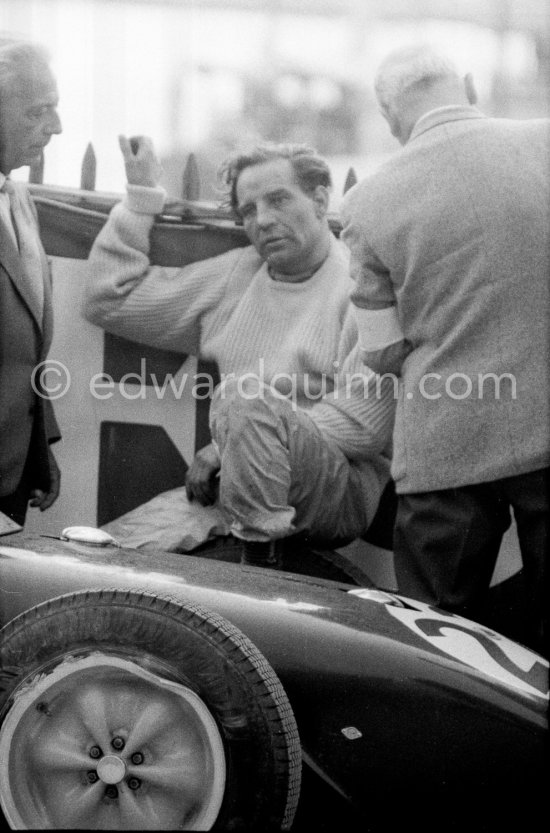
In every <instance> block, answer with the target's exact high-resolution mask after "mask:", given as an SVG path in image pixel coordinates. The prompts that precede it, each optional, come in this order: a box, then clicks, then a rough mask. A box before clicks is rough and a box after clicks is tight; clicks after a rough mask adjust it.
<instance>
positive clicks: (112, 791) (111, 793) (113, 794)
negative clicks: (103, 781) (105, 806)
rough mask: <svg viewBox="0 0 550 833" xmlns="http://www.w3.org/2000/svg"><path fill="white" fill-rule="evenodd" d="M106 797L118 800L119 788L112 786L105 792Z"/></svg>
mask: <svg viewBox="0 0 550 833" xmlns="http://www.w3.org/2000/svg"><path fill="white" fill-rule="evenodd" d="M105 795H106V796H107V798H118V788H117V787H115V785H114V784H110V785H109V786H108V787H107V788H106V790H105Z"/></svg>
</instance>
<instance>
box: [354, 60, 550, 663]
mask: <svg viewBox="0 0 550 833" xmlns="http://www.w3.org/2000/svg"><path fill="white" fill-rule="evenodd" d="M375 86H376V93H377V97H378V101H379V104H380V108H381V111H382V114H383V115H384V117H385V118H386V120H387V121H388V124H389V126H390V129H391V131H392V133H393V135H394V136H395V137H396V138H397V139H398V140H399V142H400V143H401V144H402V145H403V146H404V147H403V149H402V150H401V152H400V153H398V154H396V156H395V157H394V158H393V159H392V160H390V162H389V163H387V164H386V165H384V166H382V168H381V169H380V170H378V171H376V172H375V173H374V174H373V175H372V176H371V177H369V178H368V179H367V180H365V181H364V182H362V183H360V184H359V185H358V186H356V187H355V188H354V189H352V190H351V191H350V192H349V193H348V195H347V199H346V200H345V204H344V207H343V217H344V232H343V238H344V240H345V241H346V242H347V244H348V245H349V247H350V249H351V255H352V267H351V268H352V274H353V277H354V278H355V279H356V281H357V287H356V289H355V291H354V293H353V295H352V301H353V302H354V304H355V306H356V315H357V320H358V324H359V330H360V334H361V335H360V338H361V343H362V348H363V358H364V360H365V361H366V362H367V364H369V366H370V367H372V368H373V369H374V370H377V371H379V372H382V373H385V372H393V373H396V374H399V375H400V376H401V379H402V384H401V386H400V396H399V403H398V407H397V416H396V425H395V432H394V456H393V463H392V473H393V477H394V479H395V481H396V490H397V492H398V494H399V506H398V513H397V524H396V531H395V544H394V548H395V560H396V574H397V579H398V583H399V588H400V590H401V592H403V593H404V594H405V595H409V596H411V597H413V598H417V599H422V600H424V601H427V602H431V603H435V604H438V605H439V606H441V607H443V608H446V609H448V610H451V611H454V612H457V613H462V614H465V615H467V616H470V617H471V618H473V619H477V618H478V617H479V618H481V619H482V620H483V616H484V612H483V611H484V606H485V600H486V597H487V591H488V587H489V582H490V579H491V575H492V572H493V568H494V565H495V560H496V558H497V554H498V552H499V547H500V543H501V540H502V536H503V533H504V531H505V530H506V528H507V527H508V526H509V524H510V508H512V509H513V511H514V515H515V519H516V522H517V527H518V536H519V542H520V548H521V554H522V560H523V572H524V578H525V585H526V588H527V597H526V605H525V610H526V613H525V631H524V633H523V634H522V635H521V636H522V638H524V639H525V640H528V641H529V642H530V643H531V644H532V645H534V646H536V647H538V648H539V649H543V648H546V649H547V647H548V645H547V643H546V639H547V638H548V635H547V622H548V598H547V591H548V572H547V552H546V550H547V547H548V527H549V518H550V507H549V488H548V481H549V468H548V466H549V464H550V411H549V405H550V393H549V385H548V382H549V375H548V357H549V348H550V337H549V327H548V322H549V319H550V302H549V272H550V177H549V173H550V120H548V119H528V120H516V119H497V118H488V117H487V116H485V115H484V114H483V113H482V112H481V111H480V110H479V109H478V108H477V107H476V106H475V104H476V93H475V88H474V85H473V81H472V78H471V76H470V75H467V76H465V78H462V77H460V75H459V74H458V72H457V71H456V69H455V68H454V66H453V65H452V64H451V63H450V62H449V61H448V60H447V59H446V58H445V57H444V56H441V55H440V54H438V53H437V52H436V51H435V50H433V49H431V48H427V47H414V48H410V49H408V50H403V51H399V52H396V53H393V54H392V55H390V56H389V57H388V58H387V59H386V60H385V61H384V63H383V64H382V66H381V67H380V70H379V72H378V75H377V79H376V83H375Z"/></svg>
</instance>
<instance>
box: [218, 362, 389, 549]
mask: <svg viewBox="0 0 550 833" xmlns="http://www.w3.org/2000/svg"><path fill="white" fill-rule="evenodd" d="M210 430H211V433H212V439H213V441H214V443H215V444H216V445H217V448H218V450H219V453H220V458H221V468H220V491H219V500H220V506H221V508H222V511H223V513H224V515H225V516H226V518H227V521H228V523H229V526H230V529H231V533H232V534H233V535H234V536H235V537H237V538H241V539H243V540H249V541H268V540H274V539H279V538H285V537H287V536H289V535H294V534H302V535H305V536H307V537H308V538H310V539H311V540H312V541H316V542H319V543H321V542H322V543H325V544H330V543H332V544H333V545H343V544H344V543H348V542H349V541H351V540H353V539H354V538H357V537H359V536H361V535H362V534H363V533H364V532H365V531H366V529H367V527H368V519H369V517H370V518H372V514H373V511H372V510H373V501H375V502H376V504H377V502H378V499H379V497H380V494H379V490H378V493H377V494H375V495H373V494H366V487H365V478H364V477H363V476H362V474H361V470H360V468H359V466H358V465H357V464H355V463H353V462H351V461H349V460H348V459H347V458H346V456H345V455H344V454H343V452H342V451H341V450H340V449H339V448H338V446H337V445H336V444H335V443H334V442H332V441H330V440H327V439H326V438H325V437H324V436H323V434H322V433H321V431H320V429H319V428H318V427H317V425H316V424H315V422H314V421H313V420H312V419H311V417H310V416H309V414H308V412H307V411H306V410H304V409H300V408H299V407H297V406H296V405H294V404H293V403H292V401H290V400H288V399H285V398H283V397H281V395H279V394H277V392H276V391H274V390H273V389H272V388H271V387H269V386H268V385H265V384H264V383H263V382H262V381H261V380H260V379H259V378H257V377H255V376H253V375H252V374H249V375H247V376H246V377H241V378H238V379H229V380H225V381H224V382H223V383H222V384H221V385H219V386H218V388H217V389H216V392H215V394H214V397H213V400H212V405H211V409H210ZM362 465H364V464H362ZM369 509H370V511H369Z"/></svg>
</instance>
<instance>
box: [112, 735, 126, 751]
mask: <svg viewBox="0 0 550 833" xmlns="http://www.w3.org/2000/svg"><path fill="white" fill-rule="evenodd" d="M111 746H112V747H113V749H116V750H117V752H120V750H121V749H124V746H125V742H124V738H121V737H120V735H117V736H116V738H113V739H112V741H111Z"/></svg>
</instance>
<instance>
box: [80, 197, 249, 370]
mask: <svg viewBox="0 0 550 833" xmlns="http://www.w3.org/2000/svg"><path fill="white" fill-rule="evenodd" d="M156 192H157V189H152V188H140V189H132V190H130V189H129V192H128V196H127V197H126V199H125V200H124V201H123V202H122V203H119V204H117V205H116V206H115V207H114V208H113V209H112V211H111V214H110V216H109V219H108V220H107V223H106V224H105V226H104V227H103V229H102V230H101V232H100V233H99V235H98V236H97V238H96V240H95V242H94V244H93V246H92V250H91V252H90V256H89V259H88V277H87V284H86V291H85V301H84V307H83V313H84V316H85V317H86V318H87V319H88V320H89V321H91V322H92V323H94V324H97V325H99V326H100V327H103V328H104V329H105V330H108V331H109V332H112V333H114V334H115V335H119V336H123V337H124V338H128V339H131V340H133V341H138V342H141V343H143V344H149V345H152V346H154V347H160V348H164V349H168V350H175V351H179V352H186V353H193V354H195V355H196V354H197V353H198V351H199V348H200V332H201V319H202V316H203V315H204V314H205V313H206V312H208V311H209V310H210V309H212V308H213V307H215V306H217V305H218V304H219V303H220V302H221V300H222V298H223V296H224V292H225V288H226V285H227V281H228V279H229V276H230V274H231V272H232V271H233V269H234V266H235V263H236V262H237V261H238V259H239V257H240V251H239V250H238V249H236V250H231V251H230V252H226V253H225V254H222V255H219V256H217V257H213V258H208V259H206V260H202V261H198V262H196V263H192V264H189V265H187V266H184V267H165V266H154V265H152V264H151V262H150V260H149V249H150V239H149V238H150V233H151V229H152V226H153V222H154V216H155V212H158V211H160V210H161V209H162V201H163V199H161V200H159V198H158V196H156ZM157 193H158V192H157Z"/></svg>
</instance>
